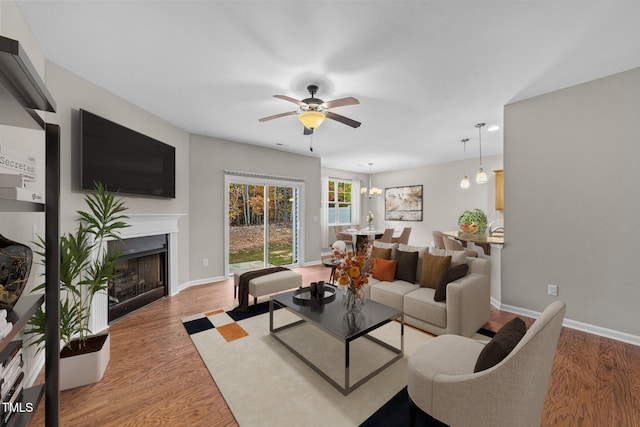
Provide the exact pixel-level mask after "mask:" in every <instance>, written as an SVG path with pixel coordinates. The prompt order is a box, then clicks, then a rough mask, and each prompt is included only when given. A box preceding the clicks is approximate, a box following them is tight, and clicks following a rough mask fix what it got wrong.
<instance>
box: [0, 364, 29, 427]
mask: <svg viewBox="0 0 640 427" xmlns="http://www.w3.org/2000/svg"><path fill="white" fill-rule="evenodd" d="M23 390H24V374H21V375H20V377H19V378H18V379H17V380H16V382H15V383H14V385H13V387H11V390H10V392H9V393H8V394H7V396H6V398H3V399H2V404H1V405H0V406H1V407H2V408H1V411H2V413H1V414H0V421H1V422H2V423H3V425H5V424H6V423H7V421H9V418H10V417H11V415H13V412H14V411H12V410H11V408H12V407H13V404H15V403H16V401H18V400H21V399H22V392H23Z"/></svg>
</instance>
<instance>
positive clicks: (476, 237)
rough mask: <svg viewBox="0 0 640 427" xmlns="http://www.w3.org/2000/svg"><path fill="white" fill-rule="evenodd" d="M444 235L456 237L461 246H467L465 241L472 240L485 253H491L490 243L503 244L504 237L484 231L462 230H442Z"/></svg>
mask: <svg viewBox="0 0 640 427" xmlns="http://www.w3.org/2000/svg"><path fill="white" fill-rule="evenodd" d="M443 233H444V234H445V235H447V236H450V237H453V238H454V239H458V240H460V241H461V242H462V244H463V246H465V247H466V246H467V242H473V244H474V245H476V246H479V247H481V248H482V250H484V253H485V254H486V255H491V245H504V237H497V236H496V237H493V236H487V234H486V233H477V234H472V233H463V232H462V231H444V232H443Z"/></svg>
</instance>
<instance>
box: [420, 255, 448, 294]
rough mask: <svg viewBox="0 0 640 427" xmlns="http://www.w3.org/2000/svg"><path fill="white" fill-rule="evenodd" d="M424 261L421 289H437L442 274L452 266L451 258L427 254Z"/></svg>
mask: <svg viewBox="0 0 640 427" xmlns="http://www.w3.org/2000/svg"><path fill="white" fill-rule="evenodd" d="M422 259H423V263H422V276H421V277H420V287H421V288H433V289H436V288H437V287H438V281H439V280H440V277H442V273H443V272H444V271H445V270H446V268H447V267H449V266H450V265H451V256H435V255H431V254H429V253H426V254H424V256H423V258H422Z"/></svg>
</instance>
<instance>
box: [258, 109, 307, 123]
mask: <svg viewBox="0 0 640 427" xmlns="http://www.w3.org/2000/svg"><path fill="white" fill-rule="evenodd" d="M294 114H298V112H297V111H289V112H288V113H280V114H274V115H273V116H267V117H263V118H261V119H258V121H259V122H266V121H268V120H273V119H279V118H280V117H285V116H292V115H294Z"/></svg>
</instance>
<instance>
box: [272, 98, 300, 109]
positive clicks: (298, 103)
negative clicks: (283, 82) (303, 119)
mask: <svg viewBox="0 0 640 427" xmlns="http://www.w3.org/2000/svg"><path fill="white" fill-rule="evenodd" d="M273 96H274V97H275V98H279V99H284V100H285V101H289V102H293V103H294V104H296V105H299V106H300V107H305V106H306V105H307V104H305V103H304V102H302V101H298V100H297V99H295V98H291V97H290V96H286V95H273Z"/></svg>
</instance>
